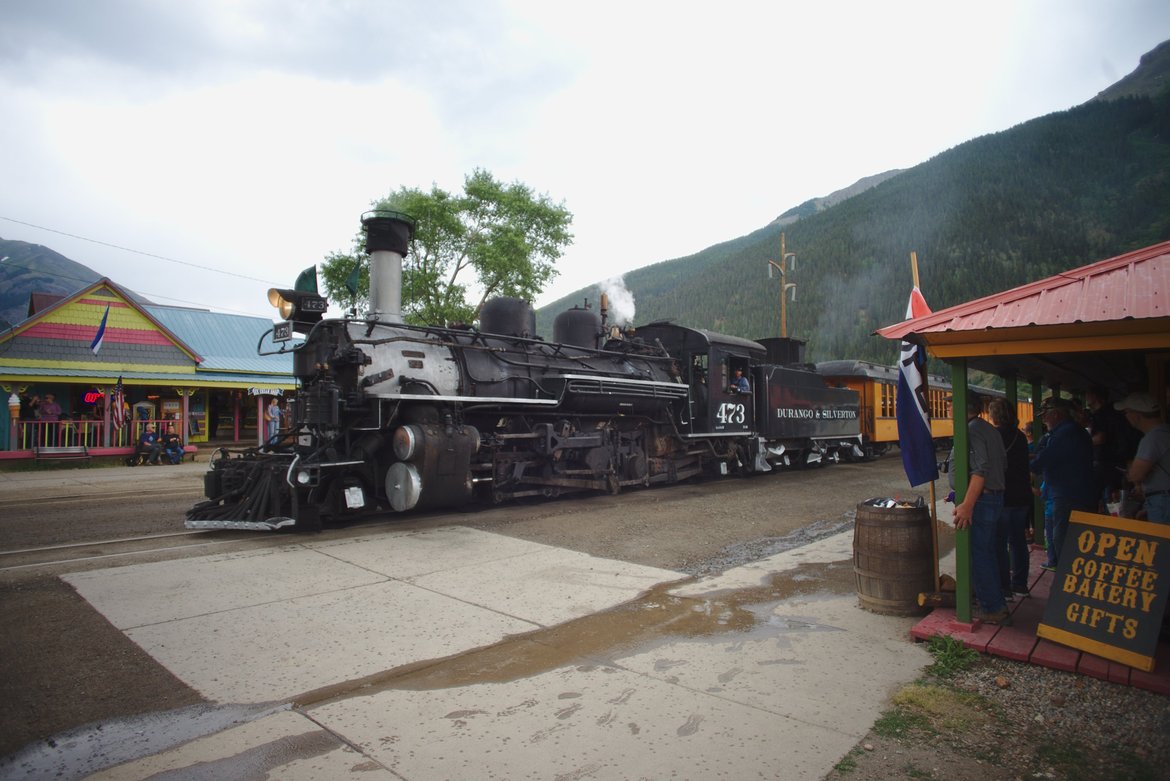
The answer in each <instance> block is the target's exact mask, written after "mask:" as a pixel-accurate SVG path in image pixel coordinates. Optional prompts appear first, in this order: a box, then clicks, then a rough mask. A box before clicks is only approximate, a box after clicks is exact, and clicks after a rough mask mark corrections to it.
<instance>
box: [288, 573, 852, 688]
mask: <svg viewBox="0 0 1170 781" xmlns="http://www.w3.org/2000/svg"><path fill="white" fill-rule="evenodd" d="M686 582H692V581H684V583H686ZM680 585H683V583H678V582H675V583H669V584H664V585H662V586H659V587H657V588H654V589H652V590H650V591H648V592H647V593H646V594H644V595H642V596H641V597H639V598H638V599H635V600H633V601H631V602H627V603H625V604H623V605H619V606H618V607H615V608H612V609H610V610H607V611H605V612H602V613H596V614H593V615H589V616H584V617H582V618H579V619H576V620H574V621H569V622H567V623H564V624H560V625H558V626H554V627H550V628H547V629H540V630H537V631H534V632H529V633H527V634H523V635H515V636H512V637H509V638H506V639H504V640H502V641H500V642H498V643H496V644H494V645H490V646H486V647H484V648H479V649H475V650H472V651H467V652H464V653H460V654H457V655H455V656H451V657H447V658H444V659H438V660H435V659H431V660H428V661H426V662H419V663H417V664H412V665H406V666H403V667H399V668H396V669H393V670H388V671H386V672H382V673H378V674H376V675H372V676H368V677H366V678H361V679H358V680H355V681H347V682H345V683H341V684H336V685H333V686H328V687H324V688H321V689H317V690H315V691H311V692H307V693H306V694H304V695H302V696H301V697H298V698H296V705H297V706H300V707H307V706H310V705H312V706H316V705H320V704H323V703H326V702H331V701H336V700H342V699H347V698H349V697H355V696H366V695H371V694H376V693H378V692H381V691H385V690H390V689H408V690H415V691H422V690H430V689H449V688H456V687H461V686H472V685H475V684H483V683H506V682H509V681H515V680H519V679H522V678H530V677H535V676H537V675H540V674H542V673H546V672H549V671H552V670H556V669H559V668H562V667H567V666H570V665H587V666H597V665H606V664H611V663H613V661H614V660H615V659H618V658H621V657H623V656H628V655H630V654H632V653H640V652H645V651H650V650H653V649H654V648H655V647H658V646H661V645H666V644H668V643H673V642H676V641H678V640H680V639H686V640H696V639H703V638H709V639H711V640H712V641H714V642H723V641H726V640H727V639H729V638H734V639H735V640H736V641H737V642H747V641H752V640H760V639H764V638H767V637H778V636H780V635H783V634H784V633H787V632H809V631H827V630H832V631H835V630H833V628H832V627H829V626H824V625H820V624H817V623H816V621H815V620H812V619H809V618H807V617H802V618H786V617H784V616H777V615H774V611H775V609H776V607H777V606H778V605H779V604H780V603H781V602H783V601H785V600H789V599H792V598H793V597H801V598H803V599H805V600H816V599H827V598H830V597H834V596H840V595H843V594H851V593H853V592H854V590H855V581H854V575H853V563H852V562H851V561H838V562H832V563H829V564H801V565H799V566H798V567H797V568H795V569H793V570H789V571H786V572H783V573H778V574H774V575H772V576H771V577H770V578H769V580H768V582H767V583H766V584H765V585H762V586H758V587H755V588H747V589H738V590H734V591H725V592H715V593H710V594H704V595H702V596H697V597H680V596H675V595H673V594H671V593H670V592H671V591H672V590H673V589H676V588H678V587H679V586H680Z"/></svg>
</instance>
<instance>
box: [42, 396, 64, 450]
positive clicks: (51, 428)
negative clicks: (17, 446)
mask: <svg viewBox="0 0 1170 781" xmlns="http://www.w3.org/2000/svg"><path fill="white" fill-rule="evenodd" d="M37 417H38V418H40V420H41V426H42V428H41V431H40V440H41V444H44V445H56V444H57V421H59V420H60V419H61V405H60V404H58V403H57V397H56V396H54V395H53V394H52V393H46V394H45V399H44V401H42V402H41V405H40V407H39V408H38V409H37Z"/></svg>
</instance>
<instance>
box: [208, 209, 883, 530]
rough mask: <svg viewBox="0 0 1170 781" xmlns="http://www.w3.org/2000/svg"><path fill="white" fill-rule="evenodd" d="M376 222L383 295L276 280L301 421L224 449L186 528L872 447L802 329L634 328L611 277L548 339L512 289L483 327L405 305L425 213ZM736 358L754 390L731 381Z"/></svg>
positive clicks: (449, 502)
mask: <svg viewBox="0 0 1170 781" xmlns="http://www.w3.org/2000/svg"><path fill="white" fill-rule="evenodd" d="M362 226H363V231H364V233H365V238H366V252H367V253H368V254H369V256H370V311H369V312H368V314H367V315H366V316H365V317H364V318H357V317H346V318H342V319H324V318H323V314H324V312H325V310H326V308H327V306H326V302H325V299H324V298H322V297H321V296H319V295H317V294H316V279H315V277H313V279H312V280H311V283H310V284H308V285H305V284H302V283H300V282H299V283H298V285H297V288H298V289H296V290H276V289H274V290H272V291H269V298H270V300H271V301H272V303H274V304H275V305H276V306H277V307H278V308H279V309H280V311H281V314H282V315H283V316H284V317H285V318H286V319H287V320H289V321H291V323H292V326H293V328H294V329H295V330H296V332H297V333H303V334H305V337H304V339H303V341H301V342H299V343H296V344H295V345H294V346H292V347H287V348H282V349H290V350H291V351H292V355H293V372H294V374H295V376H296V378H297V381H298V384H299V389H298V391H297V394H296V398H295V401H294V402H293V403H291V404H290V408H291V415H290V425H289V427H288V429H287V432H286V433H285V434H283V435H281V436H280V437H278V438H275V439H274V440H272V441H269V442H268V443H266V444H265V445H264V446H262V447H259V448H252V449H250V450H247V451H244V452H243V453H240V454H238V455H235V456H228V455H227V454H226V453H219V454H217V455H216V456H215V457H213V460H212V463H211V466H210V468H209V470H208V472H207V474H206V476H205V478H204V492H205V494H206V496H207V500H206V501H203V502H200V503H199V504H197V505H196V506H195V507H193V508H192V509H191V510H190V511H188V513H187V522H186V525H187V527H188V528H193V529H207V528H243V529H263V530H269V529H282V528H295V529H301V530H316V529H320V528H321V526H322V525H323V524H325V523H331V522H333V523H336V522H344V521H346V520H347V519H352V518H356V517H359V516H362V515H367V514H370V513H373V512H395V513H398V512H405V511H409V510H414V509H432V508H443V507H457V506H460V505H464V504H467V503H469V502H472V501H475V500H477V499H481V500H487V501H494V502H503V501H507V500H511V499H515V498H518V497H525V496H547V497H552V496H557V495H560V494H565V493H572V492H586V491H604V492H609V493H618V492H620V491H621V490H622V489H625V488H629V487H634V486H650V485H655V484H659V483H674V482H678V481H681V480H686V479H688V478H691V477H694V476H697V475H700V474H702V473H704V472H706V473H710V474H728V473H731V472H743V473H757V472H768V471H771V470H772V469H774V468H777V467H781V466H791V465H800V466H804V465H812V464H820V463H825V462H827V461H836V460H838V459H839V458H841V457H842V456H845V457H854V456H860V455H861V451H860V449H859V445H860V431H859V428H858V396H857V394H856V393H855V392H853V391H850V390H846V389H843V388H833V387H829V386H828V385H827V384H826V383H825V382H824V381H823V380H822V379H821V378H820V377H819V376H818V375H817V374H815V373H814V372H812V371H810V370H809V369H808V368H807V367H805V366H803V365H800V364H798V363H785V362H784V361H782V360H778V359H777V356H779V357H781V358H782V357H784V356H780V355H779V354H780V353H782V352H784V350H785V345H783V344H780V342H782V341H786V340H765V341H764V342H763V343H761V342H754V341H749V340H747V339H741V338H738V337H734V336H727V335H723V334H717V333H713V332H710V331H704V330H700V329H693V328H686V327H682V326H678V325H674V324H672V323H669V322H656V323H651V324H649V325H646V326H643V327H640V328H638V329H637V330H636V331H635V330H634V329H632V328H629V329H625V330H623V329H622V328H621V327H619V326H617V325H611V324H609V323H608V322H607V306H606V299H605V296H602V297H601V304H600V307H599V310H600V311H594V310H593V309H591V308H589V306H588V304H586V305H585V306H584V307H574V308H573V309H570V310H568V311H565V312H562V313H561V314H560V315H559V316H558V317H557V318H556V320H555V323H554V339H553V341H551V342H546V341H544V340H542V339H541V338H539V337H538V336H537V335H536V333H535V331H536V327H535V324H536V317H535V313H534V312H533V310H532V307H531V306H530V305H529V304H528V303H527V302H524V301H520V300H518V299H514V298H496V299H493V300H490V301H488V302H487V304H485V306H484V307H483V310H482V312H481V316H480V323H479V327H478V328H476V327H470V326H468V327H438V326H415V325H408V324H406V323H404V322H403V318H402V312H401V275H402V261H403V258H404V257H405V256H406V255H407V253H408V250H409V247H410V242H411V239H412V237H413V230H414V223H413V221H412V220H411V218H409V217H408V216H406V215H403V214H400V213H396V212H386V211H375V212H368V213H367V214H365V215H363V217H362ZM305 287H310V288H312V289H311V290H305V289H303V288H305ZM261 341H262V343H263V340H261ZM770 356H771V357H770ZM789 357H790V356H789ZM736 369H741V370H743V374H744V375H745V376H746V377H748V378H749V385H750V391H748V392H742V391H740V390H737V389H735V388H733V387H732V385H731V383H732V378H733V377H734V374H735V371H736ZM221 456H222V457H221Z"/></svg>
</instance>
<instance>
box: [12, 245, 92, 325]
mask: <svg viewBox="0 0 1170 781" xmlns="http://www.w3.org/2000/svg"><path fill="white" fill-rule="evenodd" d="M98 279H101V274H98V273H96V272H95V271H93V270H92V269H90V268H88V267H87V266H83V265H81V264H80V263H75V262H74V261H72V260H70V259H69V258H67V257H65V256H64V255H61V254H58V253H56V252H54V251H53V250H51V249H49V248H48V247H42V246H41V245H40V244H29V243H28V242H26V241H11V240H7V239H0V330H4V329H7V328H8V327H9V326H13V325H16V324H17V323H20V322H21V321H23V320H24V319H25V318H26V317H27V316H28V302H29V296H30V295H31V294H33V293H48V294H50V295H58V296H65V295H69V294H70V293H72V292H74V291H75V290H80V289H81V288H83V287H85V286H86V285H88V284H90V283H91V282H95V281H97V280H98Z"/></svg>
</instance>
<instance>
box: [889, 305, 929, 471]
mask: <svg viewBox="0 0 1170 781" xmlns="http://www.w3.org/2000/svg"><path fill="white" fill-rule="evenodd" d="M928 314H930V309H929V308H928V307H927V306H926V299H924V298H923V297H922V293H921V292H920V291H919V290H918V288H917V287H916V288H914V289H913V290H912V291H911V292H910V304H909V305H908V306H907V307H906V319H907V320H909V319H911V318H914V317H921V316H922V315H928ZM895 406H896V407H897V415H898V448H899V449H900V450H901V451H902V467H903V468H904V469H905V470H906V477H907V479H909V480H910V485H911V486H915V485H922V484H924V483H929V482H931V481H933V480H937V479H938V462H937V461H936V460H935V455H934V439H933V438H932V437H931V435H930V408H929V407H928V406H927V403H926V351H925V350H924V349H922V348H920V347H919V346H918V345H916V344H914V343H912V342H902V354H901V356H900V358H899V360H898V397H897V400H896V405H895Z"/></svg>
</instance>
